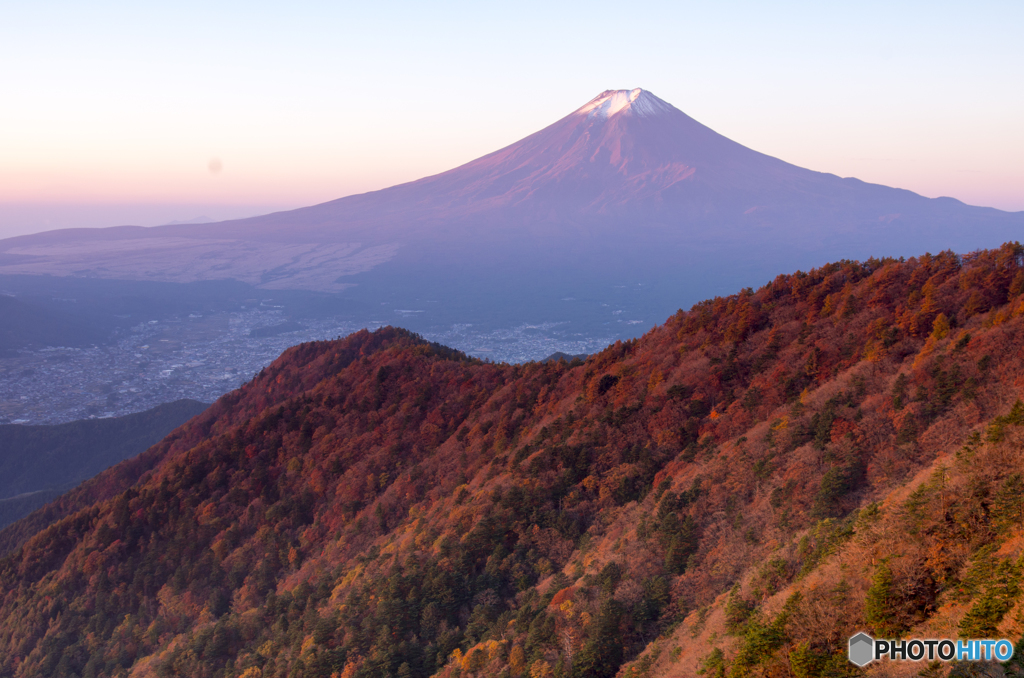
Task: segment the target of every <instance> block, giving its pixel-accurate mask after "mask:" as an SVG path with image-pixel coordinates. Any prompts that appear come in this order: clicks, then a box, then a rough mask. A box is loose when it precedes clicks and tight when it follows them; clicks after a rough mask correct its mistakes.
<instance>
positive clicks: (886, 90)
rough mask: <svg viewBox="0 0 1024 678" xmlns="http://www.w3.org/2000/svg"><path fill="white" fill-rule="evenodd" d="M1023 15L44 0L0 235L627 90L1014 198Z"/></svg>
mask: <svg viewBox="0 0 1024 678" xmlns="http://www.w3.org/2000/svg"><path fill="white" fill-rule="evenodd" d="M470 10H472V11H470ZM540 16H543V17H544V20H543V21H540V20H538V19H537V17H540ZM624 19H628V21H625V23H624ZM1022 24H1024V4H1022V3H1015V2H1009V1H999V0H989V1H981V2H978V3H975V4H974V5H972V6H971V7H970V8H966V7H964V6H961V5H959V4H957V3H953V2H942V1H939V2H930V3H925V2H916V1H908V2H904V3H899V4H896V5H893V4H892V3H883V2H874V1H867V2H864V3H860V4H858V6H857V7H856V8H854V7H852V6H851V7H838V6H828V7H825V6H820V5H817V4H812V3H805V2H801V1H800V0H786V1H785V2H783V3H782V4H779V5H775V6H772V7H765V6H762V5H760V4H758V3H753V2H742V1H740V2H726V3H724V4H722V5H716V6H714V7H712V6H709V5H707V4H706V3H698V2H686V1H684V2H673V3H668V2H661V1H659V0H643V1H641V2H638V4H636V5H635V6H634V7H632V8H631V9H630V12H629V13H627V14H626V15H623V14H622V8H621V5H619V4H617V3H611V2H603V1H595V2H594V3H591V4H590V5H588V8H587V11H586V12H582V11H578V8H576V7H573V6H568V5H561V4H558V3H550V2H544V3H540V2H534V1H533V0H530V1H529V2H527V4H526V5H525V6H524V7H523V11H522V12H516V13H511V14H510V13H508V12H505V11H503V10H500V9H499V8H497V7H486V8H485V7H480V6H479V5H470V4H468V3H463V2H442V3H440V4H439V5H436V6H433V7H429V8H428V7H423V6H419V5H415V4H412V3H405V2H392V3H384V4H383V5H381V6H377V7H362V6H360V7H340V6H333V5H332V6H327V5H324V4H322V3H318V2H297V3H296V4H294V5H293V6H290V7H289V8H288V9H287V10H284V9H282V8H281V7H279V6H277V5H275V4H273V3H263V2H255V3H252V2H249V3H240V2H239V3H235V2H227V3H223V4H219V5H218V6H216V7H214V6H210V5H208V4H203V3H199V2H197V1H195V0H183V1H182V2H180V3H177V4H175V6H174V7H173V8H172V7H155V6H154V7H143V6H136V5H126V4H124V3H120V2H117V1H115V0H97V3H95V4H91V5H90V6H88V7H84V6H81V5H77V4H75V3H70V2H65V1H64V0H41V2H40V3H35V4H33V5H28V4H25V5H22V6H18V7H15V8H12V9H11V11H9V12H7V13H6V14H5V21H4V22H3V23H2V24H0V90H2V91H4V93H5V94H4V99H5V100H4V105H3V106H0V237H4V236H9V235H15V234H18V233H27V232H33V231H36V230H48V229H50V228H59V227H74V226H100V225H116V224H117V223H137V224H139V225H156V224H158V223H166V222H168V221H174V220H187V219H192V218H194V217H198V216H206V217H210V218H214V219H224V218H235V217H239V216H251V215H253V214H258V213H261V212H263V211H270V210H275V209H286V208H292V207H300V206H304V205H310V204H316V203H319V202H325V201H328V200H332V199H336V198H340V197H343V196H345V195H350V194H353V193H360V192H364V191H368V190H375V189H379V188H385V187H387V186H390V185H394V184H396V183H401V182H404V181H411V180H415V179H418V178H420V177H423V176H427V175H430V174H435V173H438V172H443V171H445V170H447V169H451V168H452V167H455V166H457V165H460V164H462V163H465V162H468V161H470V160H473V159H475V158H477V157H479V156H481V155H484V154H487V153H490V152H492V151H495V150H498V149H499V148H501V147H503V146H506V145H508V144H510V143H513V142H515V141H517V140H518V139H520V138H522V137H524V136H526V135H528V134H531V133H532V132H535V131H537V130H539V129H541V128H543V127H545V126H546V125H548V124H551V123H553V122H554V121H555V120H557V119H559V118H561V117H562V116H564V115H567V114H568V113H570V112H571V111H572V110H574V109H575V108H577V107H579V106H581V105H582V104H584V103H586V101H588V100H589V99H590V98H592V97H593V96H595V95H596V94H598V93H599V92H601V91H602V90H604V89H609V88H633V87H637V86H639V87H643V88H645V89H648V90H650V91H652V92H653V93H654V94H656V95H658V96H659V97H661V98H662V99H665V100H666V101H668V102H669V103H671V104H673V105H674V106H676V107H677V108H679V109H681V110H683V111H684V112H685V113H687V114H688V115H690V116H691V117H693V118H695V119H697V120H698V121H700V122H702V123H703V124H705V125H707V126H709V127H711V128H712V129H714V130H716V131H717V132H719V133H721V134H723V135H725V136H727V137H729V138H730V139H732V140H734V141H736V142H738V143H741V144H743V145H745V146H748V147H750V148H753V149H754V150H757V151H760V152H763V153H766V154H768V155H772V156H775V157H778V158H781V159H782V160H785V161H787V162H790V163H793V164H796V165H800V166H802V167H806V168H808V169H812V170H817V171H821V172H830V173H833V174H838V175H840V176H854V177H857V178H859V179H862V180H864V181H868V182H872V183H881V184H885V185H889V186H894V187H898V188H905V189H909V190H912V191H915V192H917V193H920V194H922V195H925V196H928V197H938V196H950V197H954V198H957V199H959V200H962V201H963V202H966V203H969V204H974V205H985V206H991V207H996V208H999V209H1003V210H1008V211H1020V210H1024V162H1022V161H1021V158H1022V157H1024V125H1021V124H1020V120H1022V119H1024V88H1021V87H1019V86H1018V85H1017V83H1020V82H1024V41H1021V40H1019V35H1018V34H1017V31H1016V28H1015V27H1019V26H1020V25H1022ZM213 160H217V161H218V162H219V163H220V165H221V169H220V171H218V172H213V171H211V169H210V163H211V161H213ZM179 207H180V209H178V208H179ZM197 210H200V211H197ZM204 212H209V213H204ZM110 219H117V220H118V221H115V222H114V223H109V222H108V220H110Z"/></svg>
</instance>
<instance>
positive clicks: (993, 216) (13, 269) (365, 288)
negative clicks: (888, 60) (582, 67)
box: [0, 89, 1024, 322]
mask: <svg viewBox="0 0 1024 678" xmlns="http://www.w3.org/2000/svg"><path fill="white" fill-rule="evenodd" d="M1022 228H1024V214H1009V213H1004V212H999V211H998V210H993V209H987V208H979V207H969V206H967V205H964V204H962V203H960V202H958V201H956V200H952V199H949V198H941V199H934V200H932V199H927V198H923V197H921V196H919V195H916V194H914V193H911V192H909V191H904V190H897V189H892V188H888V187H885V186H878V185H872V184H866V183H863V182H861V181H858V180H856V179H841V178H839V177H836V176H834V175H829V174H823V173H819V172H814V171H810V170H805V169H802V168H799V167H796V166H794V165H790V164H788V163H786V162H783V161H781V160H778V159H776V158H772V157H769V156H766V155H764V154H761V153H758V152H756V151H753V150H751V149H748V148H746V147H744V146H742V145H740V144H737V143H735V142H733V141H730V140H729V139H727V138H725V137H723V136H721V135H719V134H717V133H716V132H714V131H712V130H711V129H709V128H707V127H705V126H704V125H702V124H700V123H698V122H697V121H695V120H693V119H692V118H690V117H689V116H687V115H686V114H684V113H683V112H681V111H679V110H678V109H676V108H674V107H673V106H671V105H670V104H668V103H666V102H664V101H662V100H661V99H659V98H657V97H656V96H654V95H653V94H651V93H650V92H646V91H643V90H640V89H635V90H618V91H615V90H609V91H607V92H604V93H602V94H601V95H599V96H598V97H596V98H595V99H594V100H593V101H591V102H590V103H588V104H586V105H584V106H583V107H581V108H580V109H578V110H577V111H575V112H573V113H571V114H569V115H568V116H566V117H564V118H562V119H561V120H559V121H557V122H555V123H554V124H552V125H550V126H548V127H546V128H545V129H543V130H540V131H538V132H536V133H535V134H533V135H530V136H529V137H526V138H525V139H522V140H520V141H518V142H516V143H514V144H512V145H510V146H508V147H506V148H504V149H501V150H499V151H496V152H494V153H491V154H489V155H486V156H484V157H482V158H479V159H477V160H474V161H472V162H469V163H467V164H465V165H462V166H461V167H457V168H455V169H452V170H450V171H448V172H444V173H442V174H438V175H436V176H432V177H427V178H424V179H421V180H419V181H414V182H410V183H407V184H402V185H399V186H394V187H391V188H387V189H384V190H380V191H374V192H371V193H366V194H362V195H354V196H348V197H345V198H341V199H339V200H335V201H332V202H328V203H324V204H321V205H316V206H312V207H307V208H303V209H298V210H293V211H289V212H280V213H276V214H270V215H265V216H261V217H255V218H252V219H244V220H239V221H230V222H222V223H218V224H204V225H177V226H166V227H157V228H148V229H142V228H133V227H121V228H115V229H101V230H87V229H80V230H70V231H54V232H51V233H44V234H38V235H32V236H24V237H20V238H13V239H9V240H6V241H3V242H2V243H0V253H2V254H0V256H2V259H0V273H21V274H50V275H83V276H97V277H105V278H121V279H147V280H148V279H153V280H170V281H179V282H184V281H192V280H199V279H221V278H235V279H238V280H241V281H245V282H248V283H251V284H254V285H260V286H263V287H268V288H294V289H317V290H343V289H348V290H349V291H348V293H349V294H351V295H355V296H361V297H370V298H373V299H378V298H379V299H381V300H386V301H388V302H398V303H412V302H414V301H416V300H417V299H419V300H423V299H432V300H435V301H440V303H443V304H446V305H448V306H452V307H453V308H457V309H459V310H460V311H462V315H463V316H464V317H465V318H467V319H469V321H473V322H475V321H476V319H477V318H478V317H479V307H481V306H485V305H488V304H490V305H496V306H507V307H508V308H509V309H510V311H509V312H510V313H515V314H517V315H516V318H517V319H518V318H519V317H520V316H525V315H526V314H528V313H532V314H534V315H542V316H545V315H550V316H551V317H552V318H557V319H562V318H564V317H566V316H567V314H568V316H573V317H576V315H578V312H577V311H575V310H574V309H567V307H566V305H565V304H563V303H558V300H560V299H562V298H563V297H565V296H573V295H576V294H577V293H578V294H580V295H586V296H593V295H594V294H595V290H599V291H600V293H602V294H603V293H605V291H606V290H609V289H612V288H614V286H616V285H636V284H637V283H643V284H644V285H645V286H646V288H647V289H646V290H645V292H644V294H643V295H640V296H639V297H638V298H637V300H636V302H635V304H633V305H632V307H633V308H638V309H639V311H638V312H639V313H641V314H650V313H654V314H656V316H657V317H665V316H666V315H668V314H669V313H671V312H672V311H673V310H674V309H675V308H677V307H678V305H679V303H680V301H681V300H682V301H684V302H686V303H692V302H694V301H696V300H698V299H700V298H706V297H708V296H713V295H715V294H720V293H723V292H726V291H731V290H734V289H737V288H739V287H741V286H745V285H752V284H760V283H762V282H763V281H765V280H768V279H770V278H771V276H772V275H773V274H774V272H776V271H778V270H795V269H796V268H801V267H807V266H810V265H820V264H821V263H824V262H825V261H828V260H830V259H838V258H861V257H868V256H869V255H872V254H874V255H881V254H886V255H894V256H899V255H911V254H914V253H915V252H919V251H920V250H921V249H927V250H931V251H939V250H943V249H949V248H951V249H954V250H957V251H970V250H973V249H977V248H979V247H993V246H997V245H998V244H999V243H1001V242H1003V241H1005V240H1007V239H1013V238H1018V237H1020V233H1021V231H1022ZM353 285H356V286H357V288H356V289H352V286H353ZM509 289H514V290H516V294H514V295H513V294H509V292H508V290H509ZM481 290H483V291H484V293H478V292H480V291H481ZM680 295H682V298H681V296H680ZM399 308H421V306H399Z"/></svg>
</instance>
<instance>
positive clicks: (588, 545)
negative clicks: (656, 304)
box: [0, 244, 1024, 678]
mask: <svg viewBox="0 0 1024 678" xmlns="http://www.w3.org/2000/svg"><path fill="white" fill-rule="evenodd" d="M1022 316H1024V248H1022V247H1021V246H1020V245H1017V244H1010V245H1004V246H1003V247H1002V248H1000V249H997V250H992V251H986V252H978V253H974V254H970V255H965V256H962V257H961V256H957V255H955V254H952V253H949V252H944V253H941V254H939V255H925V256H922V257H919V258H914V259H910V260H908V261H894V260H869V261H867V262H863V263H857V262H839V263H836V264H830V265H828V266H825V267H822V268H820V269H816V270H813V271H810V272H808V273H796V274H793V275H785V276H779V277H778V278H776V279H775V280H774V281H773V282H772V283H771V284H769V285H766V286H764V287H763V288H761V289H759V290H757V291H753V290H749V289H748V290H744V291H742V292H741V293H739V294H736V295H733V296H730V297H725V298H716V299H713V300H710V301H707V302H703V303H701V304H698V305H696V306H694V307H693V308H692V309H691V310H689V311H686V312H684V311H680V312H679V313H677V314H676V315H674V316H673V317H671V318H669V319H668V321H667V322H666V323H665V324H664V325H662V326H660V327H657V328H655V329H654V330H652V331H650V332H649V333H647V334H646V335H645V336H644V337H642V338H641V339H639V340H636V341H631V342H625V343H616V344H615V345H613V346H610V347H609V348H608V349H606V350H605V351H603V352H601V353H599V354H596V355H592V356H590V357H589V358H588V359H587V360H586V361H585V362H580V361H573V362H571V363H567V362H565V361H548V362H543V363H530V364H526V365H511V366H510V365H494V364H488V363H481V362H479V361H476V360H472V359H468V358H466V357H465V356H464V355H462V354H460V353H458V352H455V351H451V350H450V349H445V348H444V347H440V346H437V345H430V344H427V343H426V342H423V341H422V340H420V339H419V338H418V337H416V336H415V335H412V334H410V333H407V332H404V331H402V330H396V329H390V328H388V329H383V330H380V331H378V332H375V333H372V334H371V333H368V332H361V333H357V334H354V335H352V336H350V337H348V338H346V339H343V340H339V341H335V342H319V343H311V344H305V345H301V346H297V347H295V348H293V349H290V350H289V351H287V352H286V353H285V354H284V355H282V356H281V358H280V359H279V360H278V361H276V362H275V363H274V364H272V365H271V366H270V367H268V368H267V369H266V370H265V371H264V372H263V373H261V374H260V375H258V376H257V377H256V378H255V379H254V380H253V381H252V382H250V383H248V384H246V385H245V386H243V387H242V388H241V389H239V390H238V391H235V392H233V393H231V394H229V395H227V396H225V397H223V398H222V399H221V400H220V401H218V402H217V403H216V404H215V405H214V406H212V407H211V408H210V409H209V410H207V411H206V412H205V413H204V414H203V415H201V416H199V417H197V418H196V419H195V420H193V421H192V422H191V423H190V424H189V426H187V427H182V428H181V429H179V430H178V431H177V432H175V434H174V435H173V436H171V437H170V438H168V439H167V440H166V441H164V442H163V443H161V444H160V445H158V446H155V447H154V448H152V449H151V450H150V451H149V452H147V453H146V454H145V455H143V456H142V457H140V458H138V459H137V460H133V461H132V462H130V463H129V464H126V465H120V466H117V467H114V468H113V469H110V470H109V471H107V472H105V473H103V474H100V475H99V476H97V477H96V478H95V479H93V480H92V481H89V482H87V483H85V484H83V485H82V486H81V487H80V488H78V489H76V490H75V491H73V492H70V493H68V494H67V495H65V497H64V498H62V500H61V501H62V503H61V504H60V505H59V506H58V507H56V508H54V509H53V511H54V512H55V514H59V515H60V516H63V517H62V518H61V519H60V520H59V521H58V522H56V523H54V524H52V525H50V526H49V527H47V528H46V529H44V530H42V531H40V532H39V533H38V534H35V535H34V536H29V535H28V534H26V533H25V531H24V530H23V531H22V532H21V533H18V532H17V530H18V528H19V526H18V525H17V524H16V525H13V526H11V527H9V528H8V529H7V530H6V531H4V532H3V533H0V542H2V543H4V544H6V545H7V547H8V548H10V549H12V550H11V551H10V553H9V555H8V556H6V557H5V558H4V559H3V560H0V590H2V591H4V594H5V595H4V597H3V599H2V602H0V676H38V675H63V676H71V675H78V676H98V675H132V676H161V677H162V676H179V675H188V676H211V677H212V676H245V677H246V678H254V677H260V678H270V677H277V676H334V675H338V676H344V677H345V678H351V677H352V676H388V675H390V676H402V677H405V676H428V675H443V676H453V677H454V676H466V677H468V676H492V675H507V676H526V675H529V676H531V678H539V677H542V676H563V677H565V676H574V677H575V676H578V677H599V676H609V677H610V676H614V675H616V674H619V675H622V676H637V677H639V676H661V675H696V674H697V673H698V671H700V672H703V675H712V676H716V675H720V676H747V675H779V676H788V675H796V676H837V675H859V672H857V671H854V670H853V667H852V666H851V665H849V664H848V663H847V662H846V658H845V647H846V639H847V638H848V637H849V636H850V635H852V633H854V632H856V631H859V630H868V631H870V632H873V633H875V634H878V635H879V636H885V635H898V634H911V635H916V636H918V637H925V638H927V637H942V636H948V635H951V634H952V635H953V636H955V635H957V634H958V633H959V634H961V635H962V636H963V637H1002V636H1006V637H1010V638H1012V639H1014V640H1016V639H1018V638H1020V637H1021V633H1022V626H1024V623H1022V622H1024V612H1022V606H1021V603H1020V599H1021V596H1020V586H1021V577H1022V572H1021V571H1022V559H1021V554H1022V544H1024V541H1022V537H1024V534H1022V529H1024V527H1022V521H1024V500H1022V499H1021V497H1022V496H1024V491H1022V488H1024V481H1022V479H1021V474H1020V473H1019V472H1018V471H1019V469H1020V468H1021V466H1022V461H1024V459H1022V452H1021V450H1022V445H1021V443H1022V442H1024V428H1022V426H1024V404H1019V401H1018V398H1019V397H1020V395H1021V390H1022V386H1021V385H1022V384H1024V381H1022V379H1024V361H1022V357H1024V354H1022V352H1021V349H1022V348H1024V317H1022ZM927 668H929V667H927V666H924V665H921V664H917V663H907V664H890V665H881V666H879V665H872V666H869V667H868V671H867V674H868V675H916V674H917V672H918V671H920V670H922V669H927ZM990 668H991V669H992V670H993V671H1004V670H1007V671H1010V672H1013V671H1017V670H1018V669H1017V668H1016V667H1015V666H1011V667H1009V668H1007V669H1004V668H1002V667H990ZM929 670H931V669H929ZM945 672H946V667H935V668H934V671H933V675H945Z"/></svg>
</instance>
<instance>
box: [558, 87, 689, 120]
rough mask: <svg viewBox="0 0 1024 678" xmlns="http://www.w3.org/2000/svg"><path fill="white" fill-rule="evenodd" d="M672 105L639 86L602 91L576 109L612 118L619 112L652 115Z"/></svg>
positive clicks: (589, 114) (585, 113)
mask: <svg viewBox="0 0 1024 678" xmlns="http://www.w3.org/2000/svg"><path fill="white" fill-rule="evenodd" d="M672 108H673V107H672V105H671V104H669V103H668V102H666V101H663V100H662V99H659V98H658V97H656V96H654V95H653V94H651V93H650V92H648V91H647V90H644V89H640V88H639V87H637V88H636V89H609V90H605V91H604V92H601V93H600V94H598V95H597V96H596V97H594V98H593V99H591V100H590V102H589V103H587V104H586V105H585V106H583V107H581V108H579V109H577V110H576V113H578V114H580V115H586V116H588V117H595V116H596V117H601V118H610V117H612V116H613V115H616V114H618V113H622V112H626V113H632V114H634V115H639V116H651V115H657V114H659V113H667V112H669V111H671V110H672Z"/></svg>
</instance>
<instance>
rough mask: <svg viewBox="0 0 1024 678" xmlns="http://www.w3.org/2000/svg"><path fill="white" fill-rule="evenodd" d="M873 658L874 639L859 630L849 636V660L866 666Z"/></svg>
mask: <svg viewBox="0 0 1024 678" xmlns="http://www.w3.org/2000/svg"><path fill="white" fill-rule="evenodd" d="M874 658H875V641H874V640H873V639H872V638H871V636H869V635H868V634H866V633H864V632H861V633H858V634H857V635H855V636H853V637H852V638H850V662H852V663H853V664H856V665H857V666H867V665H868V664H870V663H871V662H872V660H874Z"/></svg>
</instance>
